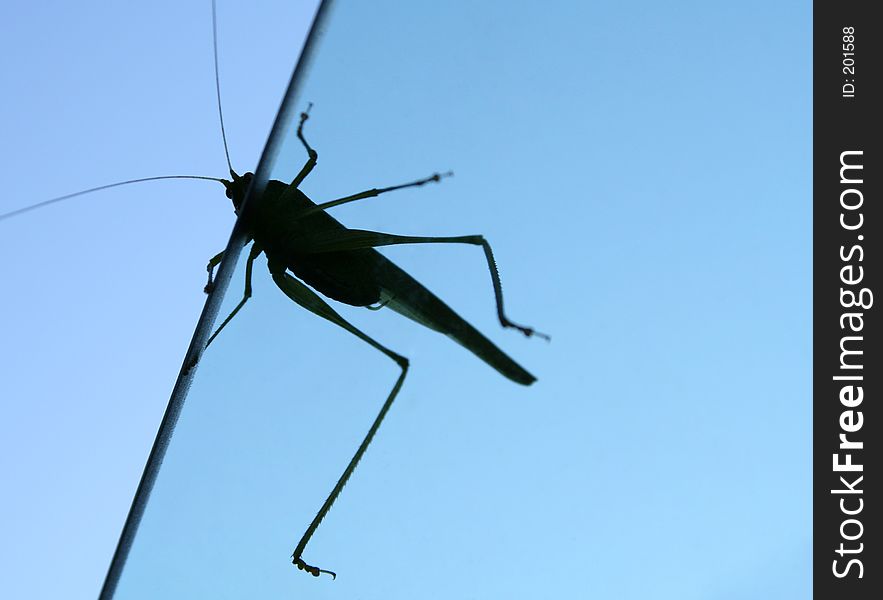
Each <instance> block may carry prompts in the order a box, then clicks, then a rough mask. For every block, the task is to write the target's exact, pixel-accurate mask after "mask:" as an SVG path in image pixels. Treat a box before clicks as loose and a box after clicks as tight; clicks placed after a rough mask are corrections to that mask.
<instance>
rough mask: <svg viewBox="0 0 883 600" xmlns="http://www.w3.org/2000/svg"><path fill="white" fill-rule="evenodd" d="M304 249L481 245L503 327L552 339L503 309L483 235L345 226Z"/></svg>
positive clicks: (310, 251)
mask: <svg viewBox="0 0 883 600" xmlns="http://www.w3.org/2000/svg"><path fill="white" fill-rule="evenodd" d="M304 244H305V246H304V249H303V250H302V252H304V253H307V254H314V253H315V254H319V253H324V252H339V251H341V250H357V249H359V248H376V247H378V246H393V245H398V244H469V245H473V246H481V247H482V248H483V249H484V255H485V258H486V259H487V266H488V270H489V271H490V273H491V281H492V283H493V286H494V298H495V300H496V304H497V317H498V318H499V320H500V324H501V325H502V326H503V327H510V328H513V329H517V330H518V331H520V332H521V333H523V334H524V335H526V336H527V337H531V336H534V335H535V336H537V337H541V338H544V339H547V340H548V339H549V336H548V335H546V334H545V333H540V332H538V331H536V330H535V329H534V328H533V327H526V326H524V325H518V324H517V323H513V322H512V321H510V320H509V318H508V317H506V314H505V313H504V312H503V286H502V284H501V283H500V273H499V271H498V270H497V263H496V261H495V260H494V253H493V250H491V245H490V244H489V243H488V241H487V240H486V239H484V236H482V235H461V236H447V237H417V236H409V235H394V234H390V233H380V232H377V231H365V230H363V229H345V230H342V231H334V232H330V233H328V234H327V235H322V236H315V237H312V238H310V239H308V240H304Z"/></svg>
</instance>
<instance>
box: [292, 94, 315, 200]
mask: <svg viewBox="0 0 883 600" xmlns="http://www.w3.org/2000/svg"><path fill="white" fill-rule="evenodd" d="M311 108H313V103H312V102H310V103H309V104H307V109H306V110H305V111H304V112H302V113H300V123H299V124H298V126H297V137H298V139H299V140H300V141H301V143H302V144H303V145H304V148H306V149H307V155H308V156H309V158H307V162H306V164H305V165H304V166H303V168H302V169H301V170H300V173H298V174H297V177H295V178H294V180H293V181H292V182H291V187H295V188H296V187H298V186H299V185H300V184H301V182H302V181H303V180H304V179H306V178H307V175H309V174H310V171H312V170H313V167H315V166H316V161H318V160H319V153H318V152H316V151H315V150H313V148H312V146H310V144H309V142H307V139H306V138H305V137H304V123H306V121H307V119H309V118H310V109H311Z"/></svg>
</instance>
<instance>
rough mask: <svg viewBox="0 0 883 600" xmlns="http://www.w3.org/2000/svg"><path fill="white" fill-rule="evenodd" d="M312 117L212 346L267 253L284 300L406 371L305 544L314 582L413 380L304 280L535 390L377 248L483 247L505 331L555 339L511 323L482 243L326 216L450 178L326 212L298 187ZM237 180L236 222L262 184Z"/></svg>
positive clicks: (263, 216)
mask: <svg viewBox="0 0 883 600" xmlns="http://www.w3.org/2000/svg"><path fill="white" fill-rule="evenodd" d="M309 110H310V107H309V106H308V108H307V111H306V112H303V113H301V116H300V123H299V125H298V128H297V137H298V139H300V141H301V143H303V145H304V147H305V148H306V151H307V155H308V159H307V162H306V164H305V165H304V166H303V168H302V169H301V170H300V173H298V175H297V176H296V177H295V178H294V180H293V181H292V182H291V183H290V184H287V183H284V182H282V181H275V180H273V181H269V182H268V183H267V186H266V188H265V190H264V192H263V194H262V196H261V197H260V198H257V199H256V200H258V202H257V203H256V206H253V207H252V208H253V209H254V210H253V211H252V213H251V214H250V215H248V220H247V222H246V223H245V225H246V228H247V231H248V237H249V240H251V241H253V244H252V247H251V251H250V252H249V254H248V259H247V262H246V265H245V293H244V294H243V297H242V300H241V301H240V302H239V304H238V305H237V306H236V307H235V308H234V309H233V311H232V312H231V313H230V315H229V316H228V317H227V318H226V319H225V320H224V321H223V323H221V325H220V326H219V327H218V329H217V330H216V331H215V333H214V334H212V336H211V337H210V338H209V340H208V343H207V344H206V346H208V345H209V344H211V343H212V341H213V340H214V339H215V338H216V337H217V335H218V334H219V333H220V332H221V330H222V329H223V328H224V327H225V326H226V325H227V324H228V323H229V322H230V321H231V319H233V317H234V316H236V313H238V312H239V310H240V309H241V308H242V307H243V306H244V305H245V303H246V302H247V301H248V299H249V298H250V297H251V295H252V288H251V278H252V269H253V265H254V261H255V259H256V258H257V257H258V256H260V254H261V253H264V254H266V256H267V263H268V267H269V270H270V275H271V276H272V277H273V281H274V282H275V283H276V285H277V286H278V287H279V289H280V290H282V292H283V293H284V294H285V295H286V296H288V297H289V298H291V299H292V300H293V301H294V302H296V303H297V304H299V305H301V306H302V307H303V308H305V309H307V310H308V311H310V312H312V313H315V314H317V315H319V316H320V317H322V318H324V319H327V320H329V321H331V322H332V323H334V324H335V325H338V326H340V327H342V328H344V329H346V330H347V331H349V332H350V333H352V334H353V335H355V336H356V337H358V338H360V339H361V340H363V341H365V342H366V343H368V344H370V345H371V346H373V347H374V348H376V349H377V350H379V351H380V352H382V353H383V354H385V355H386V356H388V357H389V358H390V359H392V360H393V361H394V362H395V363H396V364H397V365H398V366H399V367H400V368H401V370H402V372H401V374H400V375H399V377H398V379H397V380H396V382H395V385H394V386H393V388H392V390H391V391H390V393H389V396H388V397H387V399H386V402H384V403H383V406H382V408H381V409H380V412H379V413H378V415H377V417H376V418H375V419H374V422H373V424H372V425H371V428H370V429H369V430H368V433H367V435H366V436H365V439H364V440H363V441H362V443H361V445H360V446H359V448H358V450H356V453H355V454H354V455H353V457H352V459H351V460H350V462H349V464H348V465H347V467H346V469H345V470H344V472H343V474H342V475H341V476H340V479H339V480H338V481H337V484H336V485H335V486H334V488H333V489H332V491H331V493H330V494H329V495H328V498H327V499H326V500H325V502H324V503H323V504H322V507H321V508H320V509H319V512H318V513H317V514H316V516H315V518H314V519H313V521H312V522H311V523H310V525H309V527H308V528H307V530H306V532H305V533H304V535H303V537H302V538H301V540H300V542H298V544H297V547H296V548H295V550H294V552H293V554H292V557H291V560H292V563H293V564H294V565H296V566H297V567H298V569H302V570H306V571H307V572H308V573H310V574H312V575H314V576H316V577H318V576H319V575H320V574H321V573H328V574H329V575H331V576H332V577H336V574H335V573H334V572H332V571H328V570H325V569H320V568H318V567H315V566H312V565H309V564H307V563H306V562H304V560H303V558H302V554H303V551H304V549H305V548H306V545H307V543H308V542H309V540H310V538H311V537H312V535H313V534H314V533H315V531H316V528H317V527H318V526H319V524H320V523H321V522H322V519H323V518H324V517H325V515H326V514H327V513H328V511H329V509H330V508H331V506H332V504H334V501H335V500H336V499H337V497H338V495H339V494H340V492H341V490H342V489H343V487H344V485H346V482H347V480H349V478H350V476H351V475H352V474H353V471H354V470H355V468H356V466H357V465H358V463H359V461H360V460H361V458H362V455H363V454H364V453H365V450H366V449H367V448H368V446H369V444H370V443H371V440H372V439H373V438H374V434H375V433H377V429H378V428H379V427H380V424H381V422H382V421H383V419H384V417H385V416H386V413H387V412H388V411H389V409H390V407H391V406H392V403H393V401H394V400H395V398H396V395H398V393H399V390H400V389H401V388H402V383H403V382H404V380H405V375H406V374H407V372H408V359H407V358H405V357H404V356H401V355H399V354H396V353H395V352H393V351H392V350H390V349H389V348H387V347H386V346H384V345H382V344H380V343H379V342H377V341H376V340H374V339H373V338H371V337H369V336H368V335H366V334H365V333H363V332H362V331H360V330H359V329H357V328H356V327H354V326H353V325H351V324H350V323H349V322H347V321H346V320H345V319H343V317H341V316H340V315H339V314H337V312H336V311H335V310H334V309H332V308H331V307H330V306H329V305H328V304H327V303H326V302H325V301H324V300H323V299H322V298H321V297H320V296H319V295H318V294H316V293H315V292H314V291H312V290H311V289H310V288H309V287H307V286H306V285H304V283H301V281H303V282H305V283H306V284H308V285H309V286H310V287H312V288H314V289H315V290H318V291H319V292H321V293H322V294H323V295H325V296H327V297H329V298H332V299H334V300H337V301H339V302H343V303H344V304H350V305H352V306H364V307H368V308H372V309H375V310H376V309H379V308H383V307H388V308H391V309H392V310H394V311H396V312H398V313H400V314H402V315H404V316H406V317H408V318H410V319H412V320H414V321H416V322H417V323H420V324H421V325H424V326H426V327H429V328H430V329H434V330H435V331H439V332H441V333H444V334H445V335H447V336H448V337H450V338H451V339H453V340H454V341H456V342H457V343H459V344H460V345H462V346H463V347H465V348H466V349H468V350H470V351H471V352H472V353H473V354H475V355H476V356H477V357H478V358H480V359H482V360H483V361H485V362H486V363H487V364H488V365H490V366H491V367H493V368H494V369H496V370H497V371H498V372H499V373H501V374H502V375H503V376H505V377H507V378H509V379H511V380H512V381H514V382H516V383H520V384H522V385H530V384H532V383H533V382H534V381H536V378H535V377H534V376H533V375H531V374H530V373H528V372H527V371H526V370H525V369H524V368H523V367H521V366H520V365H518V363H516V362H515V361H514V360H512V359H511V358H510V357H509V356H507V355H506V354H505V353H504V352H503V351H502V350H500V349H499V348H497V346H495V345H494V344H493V343H492V342H491V341H490V340H488V339H487V338H486V337H484V336H483V335H482V334H481V333H479V332H478V331H477V330H476V329H475V328H474V327H473V326H472V325H470V324H469V323H467V322H466V321H465V320H464V319H463V318H461V317H460V316H459V315H457V313H455V312H454V311H453V310H452V309H451V308H450V307H448V305H447V304H445V303H444V302H442V301H441V300H440V299H439V298H438V297H437V296H435V295H434V294H433V293H432V292H430V291H429V290H428V289H426V288H425V287H423V286H422V285H421V284H420V283H418V282H417V281H416V280H415V279H414V278H413V277H411V276H410V275H408V274H407V273H406V272H405V271H403V270H402V269H400V268H399V267H397V266H396V265H395V264H393V263H392V262H391V261H390V260H389V259H387V258H386V257H384V256H383V255H382V254H380V253H379V252H377V251H376V250H375V249H374V248H376V247H378V246H391V245H396V244H471V245H476V246H481V247H482V248H483V250H484V254H485V257H486V259H487V264H488V269H489V270H490V273H491V280H492V282H493V289H494V296H495V298H496V304H497V316H498V317H499V320H500V324H501V325H502V326H503V327H511V328H514V329H517V330H519V331H521V332H522V333H523V334H524V335H526V336H528V337H530V336H532V335H538V336H541V337H546V338H547V336H545V335H544V334H541V333H538V332H536V331H534V330H533V329H532V328H530V327H524V326H522V325H517V324H515V323H513V322H512V321H510V320H509V319H508V318H507V317H506V315H505V314H504V312H503V292H502V287H501V285H500V276H499V273H498V272H497V267H496V264H495V262H494V256H493V252H492V250H491V247H490V245H489V244H488V243H487V241H486V240H485V239H484V238H483V237H482V236H480V235H468V236H456V237H412V236H400V235H392V234H388V233H379V232H375V231H364V230H359V229H348V228H347V227H345V226H344V225H342V224H341V223H340V222H338V221H337V220H336V219H334V218H333V217H331V216H330V215H329V214H328V213H326V212H325V209H328V208H331V207H334V206H338V205H341V204H345V203H348V202H354V201H356V200H362V199H365V198H371V197H374V196H379V195H380V194H385V193H387V192H391V191H394V190H401V189H405V188H410V187H419V186H422V185H425V184H427V183H430V182H438V181H440V180H441V178H442V177H443V176H446V175H449V173H448V174H445V175H441V174H438V173H436V174H435V175H432V176H431V177H427V178H425V179H421V180H418V181H414V182H411V183H406V184H402V185H395V186H391V187H386V188H380V189H377V188H375V189H371V190H366V191H364V192H360V193H358V194H353V195H351V196H345V197H343V198H339V199H337V200H332V201H330V202H325V203H322V204H318V205H317V204H315V203H314V202H313V201H312V200H310V199H309V198H308V197H307V196H306V195H305V194H304V193H303V192H302V191H300V190H299V189H298V186H299V185H300V184H301V182H303V180H304V179H305V178H306V177H307V175H309V173H310V171H312V170H313V168H314V167H315V166H316V162H317V160H318V153H317V152H316V151H315V150H314V149H313V148H312V147H311V146H310V144H309V143H308V142H307V140H306V138H305V137H304V134H303V128H304V123H305V122H306V121H307V119H308V118H309ZM230 175H231V176H232V180H229V181H228V180H225V179H222V180H221V182H222V183H223V184H224V186H225V187H226V189H227V197H228V198H230V199H231V200H232V201H233V207H234V209H235V210H236V212H237V214H238V213H239V209H240V208H241V206H242V202H243V200H244V198H245V193H246V191H247V190H248V187H249V185H250V184H251V180H252V178H253V176H254V175H253V174H252V173H245V174H244V175H242V176H240V175H237V174H236V173H235V172H234V171H233V169H232V168H231V169H230ZM222 257H223V252H221V253H220V254H218V255H216V256H214V257H213V258H212V259H211V260H210V261H209V263H208V267H207V269H208V284H207V285H206V291H210V290H211V289H212V286H213V282H212V278H213V274H214V269H215V268H216V267H217V265H218V264H219V263H220V261H221V258H222ZM288 271H291V272H292V273H294V274H295V275H296V276H297V277H298V278H299V279H300V280H301V281H299V280H298V279H296V278H295V277H292V276H291V275H290V274H289V273H288Z"/></svg>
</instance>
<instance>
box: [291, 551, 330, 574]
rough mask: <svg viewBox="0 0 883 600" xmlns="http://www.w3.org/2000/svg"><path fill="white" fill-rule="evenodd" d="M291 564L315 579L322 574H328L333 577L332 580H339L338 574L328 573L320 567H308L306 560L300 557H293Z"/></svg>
mask: <svg viewBox="0 0 883 600" xmlns="http://www.w3.org/2000/svg"><path fill="white" fill-rule="evenodd" d="M291 564H293V565H294V566H296V567H297V568H298V569H300V570H301V571H306V572H307V573H309V574H310V575H312V576H313V577H318V576H319V575H321V574H322V573H328V574H329V575H331V579H337V573H335V572H334V571H326V570H325V569H320V568H319V567H314V566H312V565H308V564H307V563H305V562H304V559H302V558H301V557H299V556H293V555H292V557H291Z"/></svg>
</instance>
